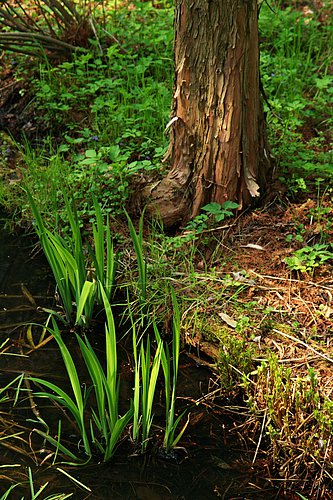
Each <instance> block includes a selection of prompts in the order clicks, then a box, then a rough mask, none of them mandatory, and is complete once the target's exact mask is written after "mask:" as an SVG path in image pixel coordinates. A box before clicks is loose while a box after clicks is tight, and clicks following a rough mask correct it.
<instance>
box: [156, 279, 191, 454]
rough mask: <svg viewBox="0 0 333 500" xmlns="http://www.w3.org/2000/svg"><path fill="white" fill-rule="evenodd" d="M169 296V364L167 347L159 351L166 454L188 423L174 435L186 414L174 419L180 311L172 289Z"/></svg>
mask: <svg viewBox="0 0 333 500" xmlns="http://www.w3.org/2000/svg"><path fill="white" fill-rule="evenodd" d="M170 294H171V299H172V306H173V317H172V326H173V337H172V363H171V357H170V350H169V346H168V345H167V344H165V345H164V346H163V348H162V351H161V364H162V369H163V374H164V393H165V412H166V423H165V431H164V440H163V446H164V448H165V449H166V451H167V452H168V451H170V449H171V448H174V447H175V446H176V445H177V444H178V442H179V441H180V439H181V437H182V435H183V434H184V432H185V429H186V427H187V425H188V422H189V419H187V422H186V423H185V425H184V426H183V427H182V429H181V430H180V431H179V432H178V434H177V435H176V430H177V427H178V425H179V423H180V421H181V419H182V418H183V416H184V415H185V413H186V412H185V411H184V412H182V413H181V414H180V415H179V416H178V417H177V418H176V419H175V413H176V388H177V378H178V369H179V355H180V311H179V306H178V301H177V297H176V294H175V291H174V289H173V288H172V287H170ZM153 327H154V333H155V338H156V341H157V343H158V344H160V343H161V336H160V333H159V331H158V328H157V326H156V324H155V323H153ZM171 364H172V369H171ZM171 380H172V383H171Z"/></svg>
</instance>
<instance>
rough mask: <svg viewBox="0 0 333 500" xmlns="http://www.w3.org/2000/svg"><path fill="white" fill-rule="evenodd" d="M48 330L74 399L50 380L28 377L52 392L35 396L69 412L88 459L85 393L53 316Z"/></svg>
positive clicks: (62, 448) (89, 455)
mask: <svg viewBox="0 0 333 500" xmlns="http://www.w3.org/2000/svg"><path fill="white" fill-rule="evenodd" d="M50 331H51V332H52V334H53V336H54V338H55V340H56V342H57V344H58V346H59V349H60V352H61V355H62V358H63V362H64V365H65V368H66V371H67V375H68V378H69V381H70V385H71V388H72V391H73V395H74V400H73V399H72V398H71V397H70V396H69V395H68V394H67V393H66V392H65V391H64V390H62V389H61V388H60V387H58V386H57V385H55V384H53V383H52V382H49V381H47V380H43V379H40V378H38V377H29V380H31V381H32V382H34V383H35V384H40V385H42V386H45V387H46V388H47V389H49V390H50V391H52V392H36V393H34V395H35V396H36V397H43V398H49V399H53V400H54V401H56V402H57V403H59V404H60V405H62V406H64V407H65V408H66V409H67V410H68V411H69V413H70V414H71V415H72V417H73V418H74V421H75V423H76V425H77V426H78V429H79V432H80V436H81V438H82V441H83V448H84V451H85V454H86V455H87V457H88V459H90V458H91V456H92V453H91V446H90V442H89V438H88V434H87V430H86V424H85V419H84V410H85V407H86V402H87V401H86V393H85V391H84V390H82V388H81V382H80V379H79V376H78V372H77V369H76V366H75V363H74V360H73V358H72V356H71V354H70V352H69V350H68V348H67V347H66V345H65V343H64V341H63V340H62V337H61V333H60V331H59V328H58V325H57V323H56V321H55V319H54V318H52V329H50ZM44 437H46V438H47V439H48V441H49V442H51V444H54V441H55V440H53V441H52V439H50V436H48V435H45V436H44ZM59 448H60V449H61V451H65V449H64V447H62V446H61V445H59ZM70 456H71V458H72V459H75V458H76V456H75V455H73V454H72V453H70Z"/></svg>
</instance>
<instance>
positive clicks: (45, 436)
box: [34, 429, 87, 463]
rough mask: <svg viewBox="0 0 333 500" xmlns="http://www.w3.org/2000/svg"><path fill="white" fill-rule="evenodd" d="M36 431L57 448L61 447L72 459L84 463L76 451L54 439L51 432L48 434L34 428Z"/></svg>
mask: <svg viewBox="0 0 333 500" xmlns="http://www.w3.org/2000/svg"><path fill="white" fill-rule="evenodd" d="M34 431H35V432H37V434H39V435H40V436H42V437H43V438H44V439H46V440H47V441H48V442H49V443H51V444H52V446H54V447H55V448H59V450H60V451H61V452H62V453H63V454H64V455H66V456H67V457H69V458H71V459H72V460H75V462H82V463H83V460H82V459H80V458H79V457H77V456H76V455H74V453H72V452H71V451H70V450H69V449H68V448H67V447H66V446H64V445H62V444H61V443H59V441H57V440H56V439H54V438H53V437H52V436H50V435H49V434H46V432H43V431H41V430H39V429H34ZM84 463H87V461H85V462H84Z"/></svg>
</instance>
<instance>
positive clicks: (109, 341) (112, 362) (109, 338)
mask: <svg viewBox="0 0 333 500" xmlns="http://www.w3.org/2000/svg"><path fill="white" fill-rule="evenodd" d="M99 286H100V291H101V295H102V299H103V304H104V309H105V313H106V319H107V323H106V325H105V349H106V382H107V388H108V394H109V411H110V418H111V423H112V427H114V425H115V424H116V421H117V419H118V389H117V339H116V328H115V324H114V318H113V314H112V310H111V306H110V302H109V300H108V298H107V296H106V293H105V290H104V287H103V285H102V284H101V283H99Z"/></svg>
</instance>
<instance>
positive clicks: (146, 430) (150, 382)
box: [139, 336, 162, 451]
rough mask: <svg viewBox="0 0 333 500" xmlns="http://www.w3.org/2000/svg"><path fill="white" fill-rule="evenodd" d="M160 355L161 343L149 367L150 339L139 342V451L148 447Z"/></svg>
mask: <svg viewBox="0 0 333 500" xmlns="http://www.w3.org/2000/svg"><path fill="white" fill-rule="evenodd" d="M161 353H162V342H160V343H159V344H158V345H157V350H156V352H155V355H154V359H153V362H152V365H151V358H150V339H149V336H148V338H147V342H146V349H145V348H144V342H143V341H142V342H141V348H140V361H139V363H140V362H141V385H142V387H141V414H142V421H141V439H142V442H141V449H142V451H145V450H146V448H147V445H148V440H149V436H150V430H151V426H152V422H153V404H154V396H155V389H156V383H157V377H158V373H159V369H160V363H161Z"/></svg>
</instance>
